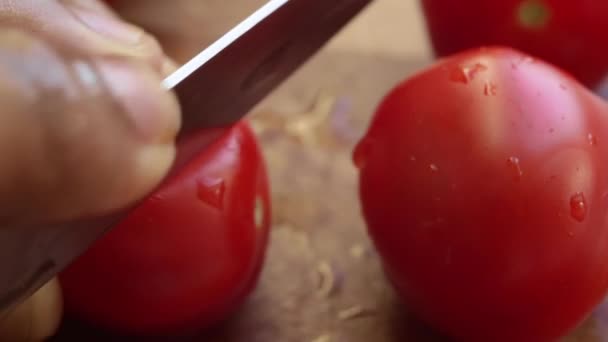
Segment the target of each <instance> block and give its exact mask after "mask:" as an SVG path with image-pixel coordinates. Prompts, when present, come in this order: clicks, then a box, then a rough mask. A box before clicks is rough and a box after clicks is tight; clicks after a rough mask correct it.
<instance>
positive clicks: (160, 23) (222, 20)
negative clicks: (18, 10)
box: [111, 0, 266, 63]
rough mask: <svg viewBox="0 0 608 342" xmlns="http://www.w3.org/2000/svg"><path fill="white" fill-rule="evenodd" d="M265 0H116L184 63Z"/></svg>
mask: <svg viewBox="0 0 608 342" xmlns="http://www.w3.org/2000/svg"><path fill="white" fill-rule="evenodd" d="M265 2H266V1H265V0H231V1H225V0H173V1H164V0H153V1H150V0H112V1H111V5H112V7H113V8H114V9H115V10H116V11H117V12H118V13H119V14H120V15H121V16H122V17H123V18H125V19H126V20H127V21H129V22H132V23H134V24H136V25H138V26H140V27H142V28H144V29H145V30H146V31H148V32H150V33H151V34H153V35H154V36H155V37H156V38H157V39H158V40H159V41H160V43H161V45H162V47H163V49H164V51H165V53H166V54H167V55H169V56H171V57H172V58H174V59H175V60H176V61H177V62H178V63H184V62H186V61H187V60H189V59H190V58H192V57H193V56H194V55H195V54H196V53H198V52H200V51H201V50H202V49H203V48H205V47H206V46H208V45H209V44H210V43H211V42H213V41H214V40H216V39H218V38H219V37H220V36H221V35H222V34H224V33H225V32H226V31H227V30H228V29H230V28H231V27H232V26H233V25H236V23H238V22H239V21H240V20H243V19H244V18H245V17H246V16H247V15H249V14H251V13H252V12H253V11H254V10H255V9H256V8H258V7H260V6H261V5H263V4H264V3H265Z"/></svg>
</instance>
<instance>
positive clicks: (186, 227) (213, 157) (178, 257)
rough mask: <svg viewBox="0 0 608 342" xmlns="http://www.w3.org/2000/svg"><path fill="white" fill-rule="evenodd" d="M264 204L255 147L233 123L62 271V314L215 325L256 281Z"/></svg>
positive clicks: (128, 328)
mask: <svg viewBox="0 0 608 342" xmlns="http://www.w3.org/2000/svg"><path fill="white" fill-rule="evenodd" d="M200 137H206V135H205V133H203V134H201V135H200ZM196 138H197V136H194V138H193V139H195V140H196ZM270 210H271V208H270V200H269V185H268V181H267V174H266V169H265V164H264V160H263V157H262V155H261V153H260V149H259V146H258V144H257V141H256V139H255V137H254V134H253V133H252V131H251V129H250V128H249V127H248V126H247V125H246V124H245V123H241V124H238V125H236V126H235V127H233V128H231V129H230V131H228V132H227V133H226V134H225V135H223V136H222V137H221V139H219V140H218V141H216V142H215V143H214V144H213V145H211V146H210V147H209V148H207V149H205V150H204V151H203V152H202V153H200V154H199V155H198V156H196V157H195V158H194V159H193V160H191V161H190V162H188V163H187V164H185V166H184V167H183V169H181V170H180V171H179V172H177V173H175V174H173V175H172V177H170V178H169V179H168V180H167V182H166V183H164V184H163V185H162V186H161V187H160V189H159V190H158V191H157V192H155V193H154V194H152V195H151V196H150V197H149V198H147V199H146V200H145V201H144V202H143V204H141V206H139V207H138V208H137V209H135V210H134V211H133V212H132V213H131V214H130V215H129V216H128V217H127V218H126V219H125V220H124V221H122V222H121V223H120V224H119V225H118V226H117V227H115V228H114V229H113V230H112V231H110V232H109V233H108V234H107V235H106V236H105V237H104V238H102V239H101V240H100V241H99V242H97V243H96V244H95V245H94V246H93V247H92V248H91V249H90V250H88V251H87V252H86V253H85V254H84V255H83V256H81V257H80V258H79V259H77V260H76V261H75V262H74V263H73V264H72V265H70V266H69V267H68V268H67V269H66V270H65V271H64V272H62V274H61V275H60V281H61V284H62V287H63V290H64V296H65V305H66V311H67V312H68V313H70V314H72V315H74V316H75V317H78V318H80V319H82V320H84V321H86V322H88V323H91V324H93V325H95V326H98V327H101V328H104V329H107V330H110V331H114V332H119V333H123V334H137V335H155V334H159V335H160V334H162V335H166V334H181V333H190V332H191V331H194V330H198V329H201V328H205V327H207V326H208V325H210V324H213V323H216V322H218V321H219V320H222V319H224V318H225V317H226V316H227V315H229V314H230V313H232V312H233V311H234V310H235V309H236V308H237V307H238V306H239V305H240V304H241V303H242V302H243V301H244V300H245V298H246V297H247V295H248V294H249V292H250V291H251V290H252V288H253V287H254V286H255V284H256V282H257V278H258V275H259V273H260V270H261V267H262V264H263V260H264V256H265V251H266V247H267V241H268V234H269V226H270Z"/></svg>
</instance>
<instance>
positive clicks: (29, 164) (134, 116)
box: [0, 29, 180, 229]
mask: <svg viewBox="0 0 608 342" xmlns="http://www.w3.org/2000/svg"><path fill="white" fill-rule="evenodd" d="M0 99H2V101H3V103H2V107H3V108H2V112H1V114H0V165H2V168H0V223H4V224H19V223H28V224H30V223H44V222H48V221H57V220H70V219H75V218H81V217H84V216H89V215H97V214H100V213H105V212H107V211H111V210H115V209H119V208H122V207H124V206H126V205H128V204H131V203H133V202H134V201H135V200H137V199H139V198H141V197H142V196H144V195H145V194H146V193H147V192H148V191H150V190H151V189H152V188H153V187H154V186H156V185H157V184H158V183H159V182H160V180H161V179H162V177H163V176H164V175H165V174H166V172H167V171H168V169H169V167H170V165H171V163H172V161H173V158H174V155H175V149H174V145H173V142H174V138H175V135H176V133H177V131H178V129H179V125H180V117H179V107H178V104H177V101H176V100H175V98H174V97H173V95H172V94H171V93H170V92H168V91H167V90H165V89H164V88H162V87H161V80H160V78H159V75H158V73H156V72H154V71H152V70H151V69H150V68H148V67H146V66H145V65H142V64H138V63H133V61H132V60H131V59H121V58H116V57H114V58H109V57H103V58H100V57H95V58H89V57H87V56H84V55H82V54H81V53H80V51H79V50H75V49H74V48H73V47H71V46H69V45H68V46H56V45H55V46H51V45H50V44H48V43H45V42H43V41H42V40H41V39H38V38H35V37H34V36H33V35H31V34H25V33H23V32H21V31H16V30H9V29H3V30H0ZM0 229H1V227H0Z"/></svg>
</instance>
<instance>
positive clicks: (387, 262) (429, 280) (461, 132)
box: [354, 47, 608, 342]
mask: <svg viewBox="0 0 608 342" xmlns="http://www.w3.org/2000/svg"><path fill="white" fill-rule="evenodd" d="M354 160H355V163H356V165H357V166H358V168H359V177H360V179H359V181H360V183H359V190H360V199H361V203H362V208H363V214H364V218H365V220H366V223H367V227H368V232H369V234H370V236H371V238H372V239H373V241H374V244H375V246H376V247H377V250H378V251H379V254H380V255H381V257H382V260H383V264H384V267H385V269H386V273H387V275H388V278H389V279H390V280H391V281H392V283H393V284H394V286H395V288H396V289H397V291H398V293H399V294H400V296H401V297H402V298H403V299H404V300H405V302H406V303H407V304H408V305H409V307H410V308H411V309H412V311H413V312H415V313H417V314H418V315H419V316H420V317H421V318H422V319H423V320H426V321H427V322H428V323H430V325H431V326H434V327H436V328H438V329H439V330H441V331H443V332H444V333H446V334H447V335H449V336H452V337H454V338H456V339H457V340H460V341H484V342H487V341H518V342H525V341H530V342H542V341H553V340H554V339H556V338H558V337H559V336H563V335H564V334H567V333H568V332H569V331H571V330H572V329H573V328H575V327H576V326H577V325H578V324H579V323H580V322H581V321H582V320H584V319H585V318H586V316H587V315H588V314H589V313H590V311H592V309H593V308H594V307H595V306H596V305H597V304H598V303H599V302H600V301H601V300H602V299H603V298H604V295H605V293H606V291H607V288H608V107H607V105H606V104H605V103H604V102H603V101H602V100H601V99H599V98H598V97H597V96H596V95H594V94H592V93H591V92H589V91H588V90H587V89H586V88H585V87H584V86H582V85H581V84H579V83H578V82H577V81H576V80H575V79H574V78H572V77H570V76H569V75H568V74H565V73H562V72H561V71H560V70H559V69H557V68H555V67H553V66H551V65H549V64H547V63H545V62H543V61H540V60H535V59H532V58H531V57H530V56H528V55H526V54H523V53H521V52H518V51H516V50H512V49H509V48H502V47H489V48H485V49H475V50H467V51H465V52H462V53H459V54H456V55H454V56H452V57H449V58H446V59H444V60H442V61H440V62H437V63H436V64H435V65H433V66H431V67H429V68H428V69H426V70H424V71H422V72H420V73H419V74H417V75H415V76H413V77H412V78H410V79H408V80H405V81H403V82H402V83H401V84H399V85H398V86H397V87H395V88H394V89H393V90H392V91H391V92H390V93H389V94H388V95H387V96H386V97H385V98H384V99H383V101H382V102H381V104H380V105H379V107H378V108H377V112H376V113H375V116H374V117H373V120H372V122H371V125H370V127H369V129H368V131H367V132H366V134H365V136H364V137H363V138H362V140H361V141H360V142H359V143H358V145H357V147H356V149H355V153H354Z"/></svg>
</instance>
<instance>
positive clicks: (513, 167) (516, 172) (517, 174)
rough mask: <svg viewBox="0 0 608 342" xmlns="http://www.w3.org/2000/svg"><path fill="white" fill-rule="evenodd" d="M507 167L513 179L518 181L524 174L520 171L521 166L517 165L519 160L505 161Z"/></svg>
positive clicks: (509, 159)
mask: <svg viewBox="0 0 608 342" xmlns="http://www.w3.org/2000/svg"><path fill="white" fill-rule="evenodd" d="M507 167H508V168H509V170H510V171H511V172H512V174H513V179H514V180H516V181H518V180H520V179H521V176H523V174H524V172H523V171H522V169H521V165H520V164H519V158H517V157H509V158H508V159H507Z"/></svg>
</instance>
